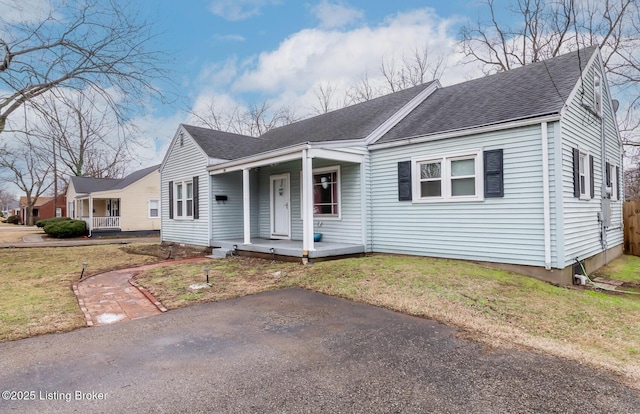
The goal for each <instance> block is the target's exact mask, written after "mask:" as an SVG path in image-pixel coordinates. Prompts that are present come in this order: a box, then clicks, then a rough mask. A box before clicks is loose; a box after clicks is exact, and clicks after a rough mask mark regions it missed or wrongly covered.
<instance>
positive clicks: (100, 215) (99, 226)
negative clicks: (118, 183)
mask: <svg viewBox="0 0 640 414" xmlns="http://www.w3.org/2000/svg"><path fill="white" fill-rule="evenodd" d="M76 203H77V206H76V211H77V214H78V219H80V220H84V222H85V223H87V229H88V230H90V231H93V230H120V229H121V225H120V199H119V198H94V197H93V196H91V195H79V196H78V197H77V200H76Z"/></svg>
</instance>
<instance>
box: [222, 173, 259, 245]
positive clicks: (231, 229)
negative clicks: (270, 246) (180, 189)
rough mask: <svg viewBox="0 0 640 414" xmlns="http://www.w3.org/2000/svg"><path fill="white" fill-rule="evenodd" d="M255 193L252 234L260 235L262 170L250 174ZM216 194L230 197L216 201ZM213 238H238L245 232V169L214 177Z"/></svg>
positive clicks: (251, 208) (251, 210) (253, 196)
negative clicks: (243, 193) (259, 192)
mask: <svg viewBox="0 0 640 414" xmlns="http://www.w3.org/2000/svg"><path fill="white" fill-rule="evenodd" d="M249 177H250V180H249V184H250V187H249V188H250V191H251V194H252V197H251V205H250V212H251V229H252V234H251V236H252V237H257V236H258V229H257V227H258V215H259V210H258V208H259V207H258V202H257V194H258V187H257V186H258V180H257V178H258V174H257V172H256V171H252V172H251V174H250V175H249ZM216 195H221V196H226V197H227V200H226V201H216ZM211 226H212V227H211V238H212V239H213V240H225V239H238V238H240V239H241V238H243V236H244V205H243V195H242V171H234V172H230V173H227V174H219V175H214V176H212V177H211Z"/></svg>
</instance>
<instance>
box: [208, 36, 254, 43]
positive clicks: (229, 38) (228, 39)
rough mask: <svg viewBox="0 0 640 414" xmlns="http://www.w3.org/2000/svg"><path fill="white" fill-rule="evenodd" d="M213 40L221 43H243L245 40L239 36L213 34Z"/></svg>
mask: <svg viewBox="0 0 640 414" xmlns="http://www.w3.org/2000/svg"><path fill="white" fill-rule="evenodd" d="M213 38H214V39H216V40H221V41H223V42H244V41H245V40H246V39H245V37H244V36H242V35H239V34H228V35H223V34H215V35H213Z"/></svg>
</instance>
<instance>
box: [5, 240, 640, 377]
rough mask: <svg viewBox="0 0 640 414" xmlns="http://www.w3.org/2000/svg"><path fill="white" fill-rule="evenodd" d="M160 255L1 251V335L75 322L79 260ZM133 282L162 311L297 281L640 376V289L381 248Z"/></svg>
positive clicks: (620, 266) (96, 264) (231, 263)
mask: <svg viewBox="0 0 640 414" xmlns="http://www.w3.org/2000/svg"><path fill="white" fill-rule="evenodd" d="M178 250H179V249H178ZM168 253H169V250H167V249H166V247H164V248H160V246H159V245H153V244H132V245H128V246H124V247H122V246H118V245H103V246H84V247H61V248H31V249H3V250H0V263H2V264H3V265H2V270H1V271H0V283H2V289H0V341H6V340H14V339H20V338H25V337H28V336H33V335H38V334H43V333H50V332H64V331H69V330H73V329H76V328H79V327H83V326H84V317H83V314H82V312H81V311H80V309H79V306H78V304H77V302H76V298H75V296H74V294H73V292H72V290H71V284H72V282H73V281H75V280H77V279H78V278H79V276H80V272H81V269H82V262H87V263H88V267H87V270H86V274H97V273H102V272H106V271H110V270H114V269H118V268H125V267H134V266H137V265H141V264H145V263H150V262H155V261H158V260H160V259H164V258H166V257H168ZM192 253H193V254H195V252H192ZM171 254H172V257H187V256H188V255H190V254H191V253H190V252H186V251H183V252H181V251H177V250H173V251H172V252H171ZM180 255H186V256H180ZM637 260H638V258H630V257H623V258H622V259H618V260H617V261H614V262H612V263H611V264H610V265H609V266H608V267H607V268H605V269H603V270H602V271H601V272H600V275H601V276H604V277H609V278H623V277H624V276H622V277H621V276H620V275H628V277H629V279H630V280H634V281H637V280H638V275H637V273H636V272H634V269H636V268H637V267H636V266H637V263H638V261H637ZM205 267H208V268H209V282H210V284H211V287H209V288H202V287H201V286H200V287H199V288H198V287H196V286H194V287H193V288H192V287H191V286H192V285H198V284H199V285H202V284H203V283H204V282H205V272H204V268H205ZM612 269H613V270H612ZM137 280H138V282H139V283H140V284H141V285H142V286H144V287H146V288H147V289H149V290H150V291H151V292H152V294H154V295H155V296H156V298H158V299H159V300H160V301H161V302H162V303H163V304H164V305H165V306H166V307H167V308H169V309H175V308H178V307H181V306H187V305H190V304H193V303H198V302H208V301H214V300H224V299H227V298H232V297H237V296H242V295H247V294H254V293H258V292H262V291H266V290H272V289H279V288H283V287H302V288H305V289H310V290H314V291H318V292H322V293H325V294H329V295H335V296H340V297H343V298H347V299H350V300H355V301H359V302H362V303H368V304H372V305H376V306H382V307H385V308H388V309H392V310H396V311H399V312H404V313H407V314H411V315H416V316H420V317H426V318H432V319H435V320H438V321H440V322H443V323H446V324H448V325H452V326H456V327H458V328H460V335H463V336H465V337H469V338H471V339H475V340H479V341H482V342H483V343H485V344H487V347H488V349H490V348H491V347H503V346H506V347H514V346H515V347H525V348H527V349H530V350H536V351H539V352H544V353H547V354H552V355H557V356H561V357H566V358H569V359H573V360H577V361H580V362H582V363H588V364H590V365H593V366H596V367H600V368H605V369H608V370H611V371H613V372H616V373H619V374H622V375H624V378H625V379H627V380H628V382H629V383H631V384H632V385H633V384H635V386H639V385H638V384H640V295H630V294H629V295H626V294H610V293H602V292H597V291H594V290H593V289H591V288H588V287H585V288H582V287H581V288H575V287H567V288H564V287H556V286H553V285H550V284H548V283H545V282H541V281H539V280H536V279H532V278H529V277H525V276H521V275H517V274H514V273H510V272H507V271H503V270H496V269H493V268H490V267H486V266H482V265H478V264H474V263H470V262H462V261H455V260H445V259H433V258H426V257H412V256H400V255H383V254H374V255H369V256H367V257H362V258H352V259H343V260H336V261H328V262H322V263H316V264H313V265H311V266H302V265H299V264H294V263H282V262H273V261H270V260H261V259H255V258H242V257H232V258H228V259H224V260H214V261H211V262H206V263H198V264H193V263H191V264H189V263H187V264H174V265H171V266H167V267H161V268H156V269H152V270H148V271H144V272H142V273H140V274H139V275H138V276H137ZM632 283H635V282H632Z"/></svg>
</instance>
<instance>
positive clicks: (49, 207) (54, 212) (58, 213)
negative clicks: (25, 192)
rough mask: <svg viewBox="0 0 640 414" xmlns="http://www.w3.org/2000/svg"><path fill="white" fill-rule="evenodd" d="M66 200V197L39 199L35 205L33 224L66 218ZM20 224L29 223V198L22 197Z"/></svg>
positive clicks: (20, 202)
mask: <svg viewBox="0 0 640 414" xmlns="http://www.w3.org/2000/svg"><path fill="white" fill-rule="evenodd" d="M66 204H67V202H66V198H65V196H64V195H59V196H58V197H57V198H54V197H42V196H41V197H38V199H37V200H36V203H35V204H34V205H33V209H32V210H31V211H32V214H33V224H35V223H36V221H38V220H43V219H49V218H54V217H64V215H65V212H66ZM19 206H20V222H21V223H23V224H26V223H27V197H20V201H19Z"/></svg>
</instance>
